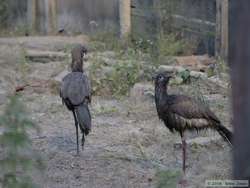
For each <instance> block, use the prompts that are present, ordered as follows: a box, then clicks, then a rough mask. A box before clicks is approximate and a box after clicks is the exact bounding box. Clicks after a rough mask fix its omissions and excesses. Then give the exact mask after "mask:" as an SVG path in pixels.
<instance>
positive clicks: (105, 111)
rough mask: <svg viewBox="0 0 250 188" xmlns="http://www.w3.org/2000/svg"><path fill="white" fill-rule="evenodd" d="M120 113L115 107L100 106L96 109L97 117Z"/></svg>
mask: <svg viewBox="0 0 250 188" xmlns="http://www.w3.org/2000/svg"><path fill="white" fill-rule="evenodd" d="M115 112H118V109H117V108H116V107H115V106H101V105H98V106H97V108H96V109H95V114H96V115H105V114H111V113H115Z"/></svg>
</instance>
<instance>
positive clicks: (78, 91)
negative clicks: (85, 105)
mask: <svg viewBox="0 0 250 188" xmlns="http://www.w3.org/2000/svg"><path fill="white" fill-rule="evenodd" d="M61 95H62V98H63V99H68V100H69V101H70V102H71V103H72V104H73V105H79V104H81V103H82V102H83V101H84V100H85V99H86V98H89V97H90V86H89V81H88V77H87V76H86V75H84V74H83V73H81V72H72V73H69V74H68V75H66V76H65V77H64V78H63V81H62V86H61Z"/></svg>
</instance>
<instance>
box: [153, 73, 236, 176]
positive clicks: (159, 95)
mask: <svg viewBox="0 0 250 188" xmlns="http://www.w3.org/2000/svg"><path fill="white" fill-rule="evenodd" d="M170 78H171V75H167V74H164V73H159V74H158V75H157V76H155V77H154V80H155V103H156V109H157V113H158V116H159V118H160V119H161V120H162V121H163V122H164V124H165V126H166V127H168V128H169V130H170V131H171V132H174V131H177V132H178V133H179V134H180V136H181V140H182V151H183V155H182V157H183V164H182V169H183V172H184V174H185V170H186V164H185V161H186V141H185V138H184V135H183V134H184V132H185V131H186V130H197V131H198V130H202V129H205V128H211V129H214V130H216V131H218V133H219V134H220V135H221V136H222V137H223V138H224V140H226V141H227V142H229V143H230V144H231V141H232V132H231V131H229V130H228V129H227V128H226V127H224V126H223V125H222V124H221V122H220V120H219V119H218V118H217V117H216V115H215V114H214V113H213V112H212V111H211V110H210V109H209V108H208V107H206V106H205V105H203V104H200V103H199V102H197V101H195V100H194V99H192V98H190V97H188V96H184V95H169V94H168V92H167V86H168V83H169V80H170Z"/></svg>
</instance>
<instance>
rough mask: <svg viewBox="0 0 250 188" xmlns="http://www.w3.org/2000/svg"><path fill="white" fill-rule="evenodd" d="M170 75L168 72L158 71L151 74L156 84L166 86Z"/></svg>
mask: <svg viewBox="0 0 250 188" xmlns="http://www.w3.org/2000/svg"><path fill="white" fill-rule="evenodd" d="M172 77H173V76H172V75H171V74H168V73H158V74H156V75H155V76H153V80H154V82H155V85H156V86H166V85H167V84H168V82H169V80H170V79H171V78H172Z"/></svg>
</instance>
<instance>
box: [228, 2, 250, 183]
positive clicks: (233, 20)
mask: <svg viewBox="0 0 250 188" xmlns="http://www.w3.org/2000/svg"><path fill="white" fill-rule="evenodd" d="M229 7H230V8H229V10H230V12H229V65H230V67H231V80H232V89H233V95H232V96H233V113H234V115H233V117H234V120H233V124H234V148H233V163H234V178H235V179H245V180H246V179H247V180H250V160H249V159H250V146H249V144H250V36H249V33H250V24H249V23H250V11H249V10H250V1H246V0H237V1H235V0H231V1H229Z"/></svg>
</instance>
